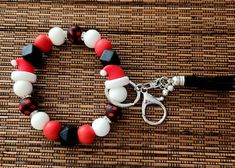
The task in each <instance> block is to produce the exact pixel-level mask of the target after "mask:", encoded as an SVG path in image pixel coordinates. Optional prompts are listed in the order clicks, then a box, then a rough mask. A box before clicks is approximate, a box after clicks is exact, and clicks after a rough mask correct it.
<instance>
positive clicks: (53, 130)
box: [43, 121, 61, 140]
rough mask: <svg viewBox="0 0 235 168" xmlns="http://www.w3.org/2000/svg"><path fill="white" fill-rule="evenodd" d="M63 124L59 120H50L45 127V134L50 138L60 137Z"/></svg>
mask: <svg viewBox="0 0 235 168" xmlns="http://www.w3.org/2000/svg"><path fill="white" fill-rule="evenodd" d="M60 130H61V124H60V123H59V122H58V121H49V122H48V123H47V124H46V125H45V126H44V128H43V134H44V136H45V137H46V138H47V139H49V140H55V139H57V138H58V137H59V133H60Z"/></svg>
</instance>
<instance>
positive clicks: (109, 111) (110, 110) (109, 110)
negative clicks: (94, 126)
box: [105, 104, 122, 122]
mask: <svg viewBox="0 0 235 168" xmlns="http://www.w3.org/2000/svg"><path fill="white" fill-rule="evenodd" d="M105 115H106V116H107V117H108V118H109V119H110V120H111V121H113V122H116V121H117V120H118V119H120V118H121V116H122V110H121V108H120V107H117V106H114V105H112V104H108V105H107V106H106V112H105Z"/></svg>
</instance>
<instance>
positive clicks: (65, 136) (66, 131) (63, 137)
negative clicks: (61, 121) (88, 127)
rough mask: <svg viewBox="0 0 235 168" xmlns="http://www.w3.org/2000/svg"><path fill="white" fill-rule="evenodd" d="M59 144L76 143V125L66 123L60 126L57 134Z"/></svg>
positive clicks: (71, 144)
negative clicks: (60, 128)
mask: <svg viewBox="0 0 235 168" xmlns="http://www.w3.org/2000/svg"><path fill="white" fill-rule="evenodd" d="M59 138H60V142H61V145H64V146H74V145H76V144H77V143H78V136H77V127H75V126H71V125H67V126H64V127H63V128H62V130H61V131H60V134H59Z"/></svg>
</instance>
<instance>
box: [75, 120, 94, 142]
mask: <svg viewBox="0 0 235 168" xmlns="http://www.w3.org/2000/svg"><path fill="white" fill-rule="evenodd" d="M78 139H79V141H80V142H81V143H82V144H91V143H92V142H93V141H94V139H95V132H94V130H93V128H92V127H91V126H90V125H82V126H80V127H79V129H78Z"/></svg>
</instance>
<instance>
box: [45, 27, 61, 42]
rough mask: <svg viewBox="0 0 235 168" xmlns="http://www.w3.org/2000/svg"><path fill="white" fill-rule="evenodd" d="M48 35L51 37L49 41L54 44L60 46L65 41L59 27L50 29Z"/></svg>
mask: <svg viewBox="0 0 235 168" xmlns="http://www.w3.org/2000/svg"><path fill="white" fill-rule="evenodd" d="M48 36H49V38H50V39H51V42H52V43H53V44H54V45H56V46H60V45H62V44H63V43H64V42H65V34H64V31H63V29H61V28H59V27H54V28H52V29H50V31H49V33H48Z"/></svg>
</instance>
